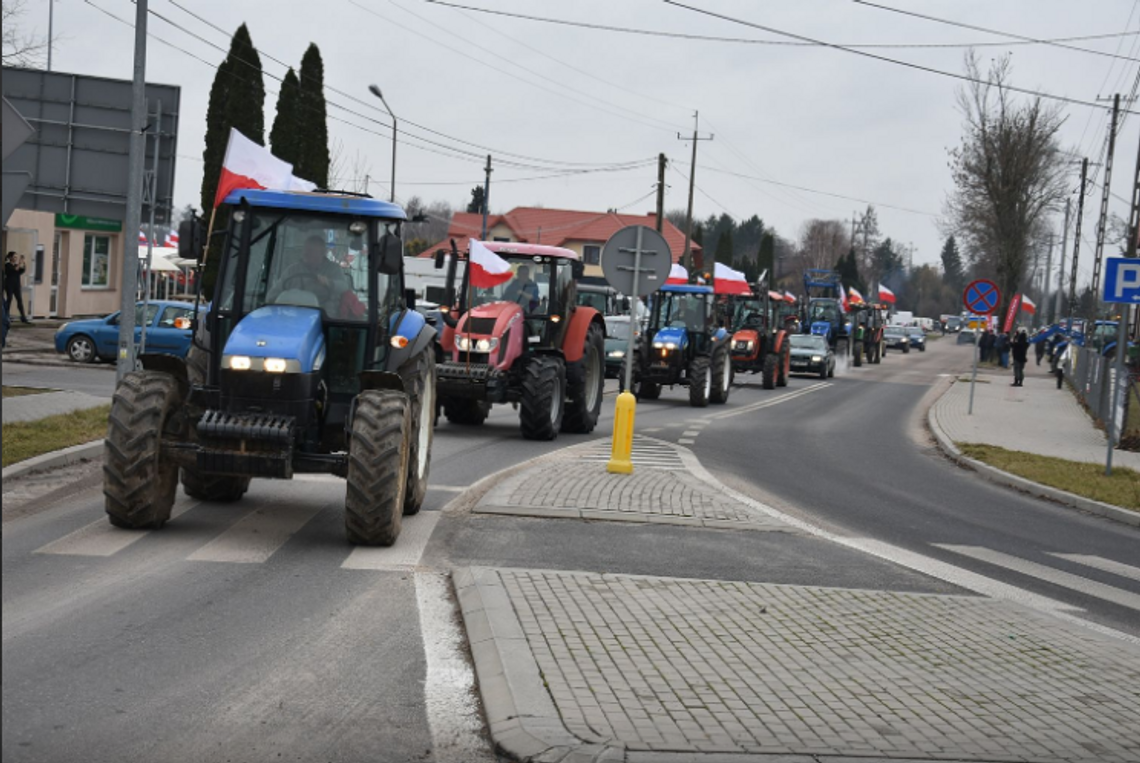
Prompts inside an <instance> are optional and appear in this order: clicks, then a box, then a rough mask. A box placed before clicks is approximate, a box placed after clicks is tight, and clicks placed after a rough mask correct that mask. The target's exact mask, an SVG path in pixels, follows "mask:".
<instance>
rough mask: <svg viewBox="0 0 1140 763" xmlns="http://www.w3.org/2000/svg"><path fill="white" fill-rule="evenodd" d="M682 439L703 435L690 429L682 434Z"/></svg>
mask: <svg viewBox="0 0 1140 763" xmlns="http://www.w3.org/2000/svg"><path fill="white" fill-rule="evenodd" d="M681 436H682V437H700V436H701V433H700V431H698V430H694V429H688V430H686V431H684V432H682V433H681Z"/></svg>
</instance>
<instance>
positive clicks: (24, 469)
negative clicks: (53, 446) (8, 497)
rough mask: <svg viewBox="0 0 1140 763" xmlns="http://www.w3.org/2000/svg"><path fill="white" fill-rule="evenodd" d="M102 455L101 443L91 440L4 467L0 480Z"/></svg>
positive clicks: (89, 459)
mask: <svg viewBox="0 0 1140 763" xmlns="http://www.w3.org/2000/svg"><path fill="white" fill-rule="evenodd" d="M102 455H103V441H102V440H93V441H92V442H85V443H83V444H81V445H72V446H71V447H70V448H63V449H61V450H56V451H52V452H51V453H44V454H43V455H40V456H35V457H34V458H29V459H28V460H26V461H20V462H19V463H16V464H12V465H11V466H5V467H4V472H3V475H2V476H0V479H3V480H12V479H16V478H18V477H23V476H24V475H25V474H30V473H31V472H42V471H46V470H48V469H56V468H58V467H60V466H71V465H72V464H78V463H80V462H83V461H92V460H94V459H96V458H101V457H102Z"/></svg>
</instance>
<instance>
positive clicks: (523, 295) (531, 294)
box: [503, 265, 541, 313]
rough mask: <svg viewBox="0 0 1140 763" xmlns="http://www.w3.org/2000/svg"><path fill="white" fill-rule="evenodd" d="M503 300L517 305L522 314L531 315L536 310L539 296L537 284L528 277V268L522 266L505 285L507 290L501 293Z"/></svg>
mask: <svg viewBox="0 0 1140 763" xmlns="http://www.w3.org/2000/svg"><path fill="white" fill-rule="evenodd" d="M503 300H504V301H506V302H514V303H515V304H517V305H519V306H520V307H522V309H523V312H524V313H533V312H534V311H535V310H537V309H538V306H539V304H540V302H541V295H540V293H539V290H538V284H537V283H535V282H534V281H533V280H532V279H531V277H530V267H529V266H527V265H522V266H520V267H519V269H518V272H517V273H515V277H514V279H513V280H512V281H511V282H510V284H508V285H507V290H506V291H505V292H503Z"/></svg>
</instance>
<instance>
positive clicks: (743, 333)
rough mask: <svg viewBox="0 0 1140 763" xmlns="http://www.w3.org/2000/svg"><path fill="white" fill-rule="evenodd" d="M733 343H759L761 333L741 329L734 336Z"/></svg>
mask: <svg viewBox="0 0 1140 763" xmlns="http://www.w3.org/2000/svg"><path fill="white" fill-rule="evenodd" d="M732 341H733V342H759V341H760V332H759V331H757V330H756V329H741V330H740V331H737V332H736V333H735V334H733V335H732Z"/></svg>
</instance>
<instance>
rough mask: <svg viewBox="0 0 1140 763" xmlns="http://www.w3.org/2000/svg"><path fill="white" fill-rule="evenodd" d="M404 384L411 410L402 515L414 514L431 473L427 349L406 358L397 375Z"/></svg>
mask: <svg viewBox="0 0 1140 763" xmlns="http://www.w3.org/2000/svg"><path fill="white" fill-rule="evenodd" d="M398 373H399V374H400V378H401V379H403V380H404V391H405V392H407V393H408V404H409V406H410V407H411V423H412V428H411V431H410V433H409V435H408V486H407V488H406V489H405V491H404V513H405V514H407V515H409V516H410V515H412V514H416V513H417V512H419V510H420V507H421V506H423V504H424V498H426V497H427V489H428V472H430V471H431V443H432V439H433V437H434V435H435V431H434V430H435V427H434V422H433V421H432V417H433V416H434V415H435V356H434V355H432V353H431V350H430V349H427V350H424V351H423V352H421V353H420V354H419V355H417V356H415V357H414V358H410V359H409V360H408V361H407V362H405V363H404V365H402V366H400V369H399V371H398Z"/></svg>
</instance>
